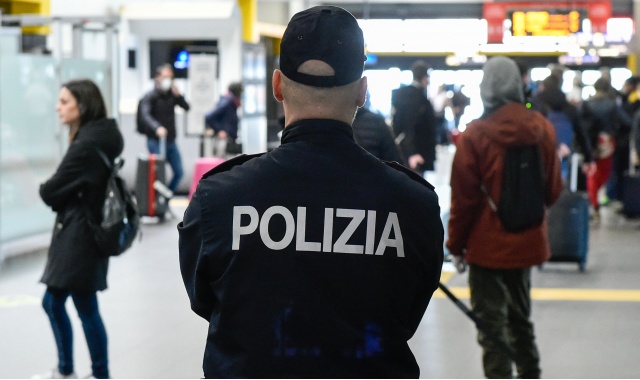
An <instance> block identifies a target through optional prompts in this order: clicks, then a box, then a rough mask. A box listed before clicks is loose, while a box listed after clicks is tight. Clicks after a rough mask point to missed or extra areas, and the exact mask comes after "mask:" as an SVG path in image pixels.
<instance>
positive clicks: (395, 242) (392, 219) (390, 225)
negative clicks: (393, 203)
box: [376, 212, 404, 257]
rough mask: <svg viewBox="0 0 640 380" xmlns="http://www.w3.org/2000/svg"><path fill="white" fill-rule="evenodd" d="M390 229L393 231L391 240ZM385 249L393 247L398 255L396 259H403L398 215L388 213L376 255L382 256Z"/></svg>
mask: <svg viewBox="0 0 640 380" xmlns="http://www.w3.org/2000/svg"><path fill="white" fill-rule="evenodd" d="M391 229H393V235H394V236H395V239H391ZM387 247H395V248H396V250H397V253H398V257H404V242H403V240H402V232H401V231H400V223H399V222H398V215H397V214H396V213H395V212H390V213H389V217H388V218H387V223H386V224H385V225H384V230H382V236H381V237H380V243H379V244H378V249H376V255H378V256H380V255H384V250H385V249H386V248H387Z"/></svg>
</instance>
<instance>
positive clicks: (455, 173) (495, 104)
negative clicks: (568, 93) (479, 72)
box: [447, 57, 562, 379]
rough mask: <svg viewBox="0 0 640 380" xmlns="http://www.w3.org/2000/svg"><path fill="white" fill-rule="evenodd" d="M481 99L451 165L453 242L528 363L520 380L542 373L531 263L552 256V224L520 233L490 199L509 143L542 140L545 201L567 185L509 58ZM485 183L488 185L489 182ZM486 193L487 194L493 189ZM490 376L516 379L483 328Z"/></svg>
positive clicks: (506, 337)
mask: <svg viewBox="0 0 640 380" xmlns="http://www.w3.org/2000/svg"><path fill="white" fill-rule="evenodd" d="M483 71H484V76H483V78H482V82H481V83H480V97H481V98H482V103H483V105H484V109H485V113H484V115H483V117H482V118H480V119H476V120H474V121H472V122H471V123H469V124H468V125H467V129H466V130H465V131H464V133H462V134H460V140H459V141H458V144H457V145H456V153H455V156H454V158H453V166H452V169H451V214H450V219H449V240H448V241H447V248H449V250H450V252H451V254H453V255H454V262H455V263H456V267H457V269H458V271H460V272H463V271H464V270H466V262H468V263H469V288H470V290H471V306H472V308H473V311H474V313H475V314H476V316H477V317H478V318H479V319H480V320H481V321H482V322H483V324H484V325H485V327H486V328H487V329H488V330H489V331H490V332H491V333H492V335H493V336H494V337H496V338H497V339H499V340H500V341H502V342H503V343H504V345H506V346H507V347H510V348H511V349H512V350H513V351H515V353H516V354H518V355H519V357H520V358H521V359H522V360H521V362H519V363H517V364H516V368H517V375H518V378H522V379H533V378H539V377H540V372H541V370H540V363H539V361H540V356H539V353H538V348H537V345H536V341H535V333H534V328H533V323H531V320H530V316H531V295H530V291H531V267H533V266H535V265H539V264H542V263H543V262H545V261H546V260H547V259H549V257H550V255H551V254H550V248H549V239H548V234H547V222H546V220H543V221H542V223H541V224H539V225H537V226H535V225H534V226H532V227H530V228H528V229H525V230H523V231H520V232H508V231H506V230H505V228H504V226H503V225H502V222H501V220H500V217H499V216H498V213H497V212H496V211H494V210H493V209H492V208H491V206H490V202H489V199H488V198H489V197H490V198H491V199H493V200H495V203H496V204H500V196H501V190H502V183H503V167H504V161H505V160H504V157H505V156H506V152H507V149H508V148H511V147H517V146H526V145H534V144H535V145H537V146H538V148H539V152H540V157H541V158H542V164H543V165H542V167H543V171H544V194H540V196H541V197H543V198H544V203H545V205H546V206H547V207H548V206H550V205H551V204H553V202H555V201H556V199H557V198H558V196H559V195H560V192H561V190H562V180H561V178H560V162H559V160H558V158H557V156H556V149H555V138H554V130H553V126H552V125H551V124H550V123H549V122H548V121H547V120H546V119H545V118H544V117H543V116H542V115H541V114H540V113H538V112H535V111H532V110H530V109H528V108H526V106H525V105H524V104H523V102H524V93H523V91H522V89H523V86H522V79H521V76H520V73H519V71H518V67H517V65H516V64H515V62H513V60H511V59H510V58H507V57H494V58H491V59H490V60H489V61H487V63H486V64H485V65H484V67H483ZM483 187H484V191H483V190H482V188H483ZM485 191H486V193H485ZM478 342H479V343H480V345H481V346H482V364H483V367H484V374H485V376H486V377H487V378H501V379H511V378H513V368H512V367H513V361H512V359H511V358H509V357H508V356H507V355H506V354H505V353H504V352H503V351H501V350H500V349H499V346H498V345H496V344H495V343H494V342H493V341H492V340H491V339H490V338H489V337H488V336H487V335H486V334H485V333H483V332H480V331H479V332H478Z"/></svg>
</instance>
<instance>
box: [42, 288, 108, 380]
mask: <svg viewBox="0 0 640 380" xmlns="http://www.w3.org/2000/svg"><path fill="white" fill-rule="evenodd" d="M69 296H71V299H73V303H74V305H75V306H76V310H77V311H78V316H79V317H80V320H81V321H82V329H83V330H84V335H85V338H86V339H87V346H89V354H90V355H91V369H92V371H93V376H94V377H95V378H97V379H107V378H109V360H108V357H107V331H106V330H105V328H104V324H103V323H102V318H101V317H100V311H99V310H98V297H97V296H96V293H95V292H93V293H81V292H74V291H69V290H64V289H54V288H47V291H46V292H45V293H44V298H43V299H42V307H43V308H44V310H45V311H46V313H47V316H49V321H50V322H51V328H52V329H53V336H54V338H55V340H56V346H57V347H58V370H59V371H60V373H62V374H63V375H68V374H70V373H72V372H73V330H72V328H71V321H70V320H69V315H68V314H67V309H66V307H65V303H66V301H67V298H68V297H69Z"/></svg>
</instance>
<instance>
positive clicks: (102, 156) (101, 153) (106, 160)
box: [96, 148, 114, 170]
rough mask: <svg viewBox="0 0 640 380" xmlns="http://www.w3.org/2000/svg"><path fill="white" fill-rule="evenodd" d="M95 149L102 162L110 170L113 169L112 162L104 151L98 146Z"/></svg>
mask: <svg viewBox="0 0 640 380" xmlns="http://www.w3.org/2000/svg"><path fill="white" fill-rule="evenodd" d="M96 151H98V156H100V158H101V159H102V162H104V164H105V165H107V167H108V168H109V169H110V170H113V166H114V164H113V162H111V161H110V160H109V157H107V155H106V154H104V152H103V151H102V150H101V149H100V148H96Z"/></svg>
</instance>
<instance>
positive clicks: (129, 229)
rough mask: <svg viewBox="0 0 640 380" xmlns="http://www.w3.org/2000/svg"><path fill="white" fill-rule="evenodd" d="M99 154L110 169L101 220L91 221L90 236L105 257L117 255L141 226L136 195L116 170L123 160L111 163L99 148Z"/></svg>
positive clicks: (125, 247) (127, 246)
mask: <svg viewBox="0 0 640 380" xmlns="http://www.w3.org/2000/svg"><path fill="white" fill-rule="evenodd" d="M98 154H99V155H100V158H102V161H104V163H105V165H107V167H108V168H109V170H110V175H109V180H108V181H107V189H106V192H105V197H104V203H103V204H102V222H101V223H100V224H97V223H93V222H90V223H89V224H90V226H91V230H92V232H93V237H94V239H95V241H96V243H97V244H98V247H99V249H100V254H101V255H102V256H104V257H108V256H118V255H120V254H121V253H123V252H124V251H126V250H127V249H129V247H131V244H133V241H134V239H135V238H136V236H137V235H138V230H139V228H140V215H139V214H138V206H137V203H136V199H135V197H134V196H133V195H132V194H131V191H130V190H129V188H128V187H127V184H126V183H125V181H124V179H122V177H120V176H119V175H118V172H119V171H120V169H121V168H122V166H123V165H124V160H122V159H121V158H119V159H117V160H116V162H114V163H112V162H110V161H109V159H108V158H107V156H106V155H105V154H104V153H103V152H102V151H100V150H98Z"/></svg>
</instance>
